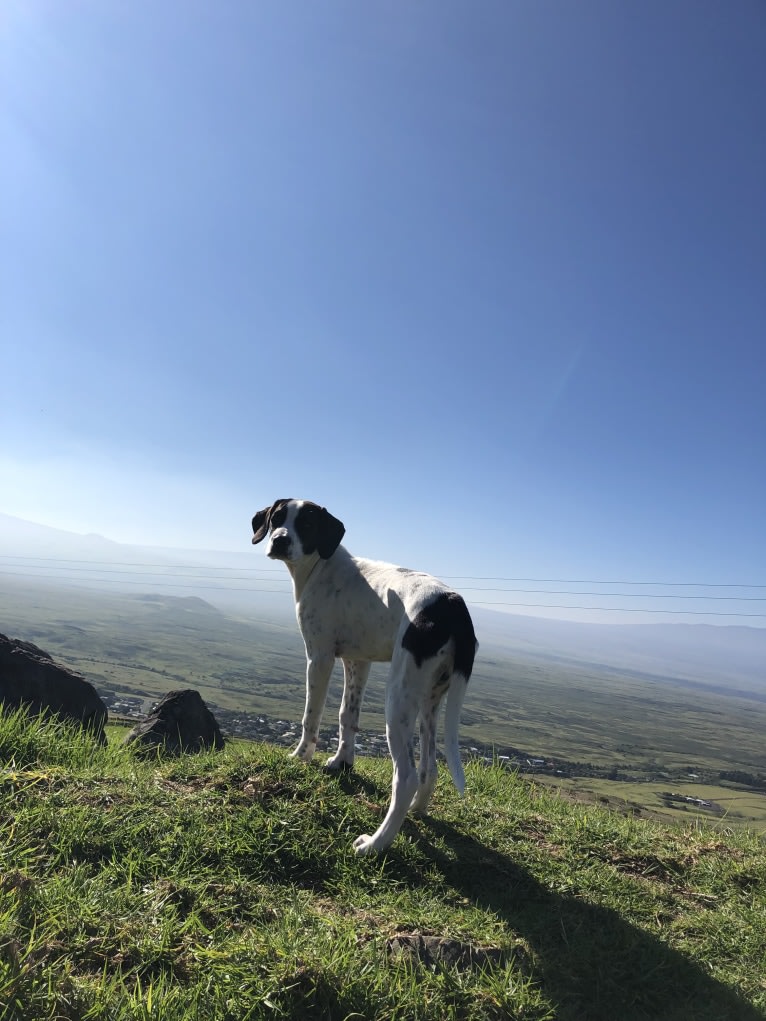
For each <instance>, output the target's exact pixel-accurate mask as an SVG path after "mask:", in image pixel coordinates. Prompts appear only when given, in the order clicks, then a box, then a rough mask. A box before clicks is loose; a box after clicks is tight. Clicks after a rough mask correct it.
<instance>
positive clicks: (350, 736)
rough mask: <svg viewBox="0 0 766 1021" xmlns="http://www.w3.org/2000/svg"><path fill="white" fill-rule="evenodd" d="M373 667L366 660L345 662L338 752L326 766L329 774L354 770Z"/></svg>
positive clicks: (345, 660) (346, 660)
mask: <svg viewBox="0 0 766 1021" xmlns="http://www.w3.org/2000/svg"><path fill="white" fill-rule="evenodd" d="M371 665H372V664H371V663H368V662H367V661H365V660H352V659H344V660H343V701H342V702H341V704H340V716H339V717H338V722H339V724H340V729H339V732H338V750H337V752H336V753H335V755H333V756H332V757H331V758H329V759H328V760H327V762H325V764H324V768H325V769H326V770H327V771H328V772H329V773H335V772H338V771H340V770H347V769H353V766H354V755H355V752H356V748H355V744H356V735H357V734H358V733H359V710H360V709H361V706H362V697H363V695H364V688H365V685H366V684H367V678H368V677H369V676H370V667H371Z"/></svg>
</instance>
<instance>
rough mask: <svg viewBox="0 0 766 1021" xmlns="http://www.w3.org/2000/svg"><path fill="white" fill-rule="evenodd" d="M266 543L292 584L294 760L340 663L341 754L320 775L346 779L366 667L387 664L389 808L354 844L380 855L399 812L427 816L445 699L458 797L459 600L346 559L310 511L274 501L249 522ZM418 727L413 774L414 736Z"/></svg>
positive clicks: (338, 529)
mask: <svg viewBox="0 0 766 1021" xmlns="http://www.w3.org/2000/svg"><path fill="white" fill-rule="evenodd" d="M269 532H270V533H271V535H270V538H269V545H268V548H267V550H266V555H267V556H268V557H270V558H271V559H272V560H283V561H284V562H285V564H286V566H287V569H288V571H289V572H290V575H291V576H292V579H293V590H294V595H295V610H296V614H297V617H298V625H299V627H300V629H301V633H302V635H303V640H304V643H305V645H306V659H307V669H306V709H305V712H304V714H303V734H302V736H301V740H300V743H299V744H298V747H297V748H296V749H295V751H294V752H293V753H292V754H293V755H294V756H297V757H298V758H299V759H302V760H303V761H304V762H309V761H310V759H311V757H312V756H313V754H314V751H315V749H316V744H317V736H318V734H319V724H320V721H321V718H322V710H323V709H324V704H325V699H326V697H327V688H328V685H329V682H330V674H331V673H332V669H333V665H334V663H335V660H336V658H338V657H340V659H341V661H342V662H343V675H344V686H343V699H342V701H341V707H340V734H339V739H338V751H337V752H336V753H335V755H333V756H332V757H331V758H330V759H329V760H328V761H327V763H326V764H325V769H327V770H344V769H351V768H352V766H353V764H354V741H355V738H356V734H357V731H358V729H359V709H360V706H361V703H362V695H363V692H364V686H365V684H366V682H367V677H368V675H369V673H370V664H371V663H372V662H390V663H391V670H390V673H389V677H388V687H387V691H386V736H387V738H388V747H389V750H390V752H391V758H392V759H393V763H394V774H393V782H392V786H391V803H390V805H389V807H388V812H387V813H386V816H385V818H384V819H383V822H382V823H381V825H380V826H379V827H378V829H377V830H376V831H375V833H373V834H372V836H368V835H367V834H363V835H362V836H360V837H357V839H356V840H355V841H354V848H355V849H356V851H357V852H358V853H359V854H369V853H370V852H373V851H381V850H383V849H384V848H386V847H388V846H389V844H391V842H392V841H393V839H394V837H395V836H396V834H397V833H398V832H399V829H400V828H401V825H402V823H403V821H404V817H405V816H406V814H407V811H408V809H410V808H412V810H413V811H415V812H425V811H426V809H427V808H428V803H429V801H430V799H431V795H432V793H433V789H434V786H435V784H436V772H437V770H436V714H437V710H438V708H439V705H440V704H441V701H442V699H443V698H444V696H445V695H447V692H449V694H448V695H447V703H446V705H447V708H446V713H445V754H446V758H447V764H448V766H449V771H450V773H451V774H452V779H453V781H454V783H455V786H456V787H457V789H458V790H459V791H460V793H461V794H462V793H463V788H464V785H465V778H464V775H463V767H462V765H461V762H460V751H459V748H458V727H459V724H460V709H461V706H462V704H463V698H464V696H465V691H466V686H467V684H468V679H469V678H470V676H471V670H472V669H473V661H474V656H475V654H476V649H477V642H476V636H475V634H474V630H473V623H472V621H471V617H470V615H469V613H468V610H467V608H466V605H465V603H464V602H463V600H462V598H461V597H460V596H459V595H458V594H457V592H453V591H452V590H451V589H449V588H447V586H446V585H443V584H442V583H441V582H440V581H438V580H437V579H436V578H432V577H431V576H430V575H428V574H420V573H418V572H417V571H408V570H407V569H406V568H404V567H394V566H393V565H392V564H384V563H380V562H379V561H376V560H362V559H359V558H358V557H352V556H351V554H350V553H349V552H348V550H346V549H345V548H344V547H343V546H341V545H340V541H341V539H342V538H343V535H344V533H345V527H344V526H343V523H342V522H340V521H338V519H337V518H335V517H333V516H332V514H330V513H329V512H328V511H327V510H325V508H324V507H320V506H318V505H317V504H315V503H311V502H310V501H308V500H276V501H275V502H274V503H273V504H272V505H271V507H265V508H264V509H263V510H261V511H258V513H257V514H256V515H255V517H254V518H253V533H254V534H253V542H254V543H258V542H261V541H262V540H263V539H264V538H265V537H266V535H267V533H269ZM418 715H419V716H420V762H419V767H418V769H416V768H415V758H414V753H413V733H414V729H415V720H416V718H417V717H418Z"/></svg>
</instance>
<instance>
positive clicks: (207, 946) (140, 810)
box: [0, 714, 766, 1021]
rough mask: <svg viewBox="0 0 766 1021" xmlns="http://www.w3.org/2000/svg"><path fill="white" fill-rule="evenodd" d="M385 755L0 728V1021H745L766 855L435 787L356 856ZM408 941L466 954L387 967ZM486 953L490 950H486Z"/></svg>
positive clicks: (489, 772) (381, 793)
mask: <svg viewBox="0 0 766 1021" xmlns="http://www.w3.org/2000/svg"><path fill="white" fill-rule="evenodd" d="M390 768H391V767H390V763H389V762H388V761H387V760H385V759H380V760H371V759H369V760H363V761H362V762H361V763H360V765H359V768H358V770H357V772H356V773H355V774H354V775H353V776H351V777H347V778H343V779H341V780H338V779H335V778H333V777H330V776H326V775H325V774H323V773H322V772H321V770H320V769H319V768H316V767H314V766H311V767H306V766H302V765H300V764H298V763H295V762H293V761H292V760H290V759H289V758H288V757H287V755H286V754H285V752H284V750H282V749H277V748H274V747H271V746H265V745H246V744H243V743H238V744H235V745H231V746H229V747H227V749H226V750H225V751H223V752H219V753H215V754H209V755H201V756H194V757H192V756H185V757H181V758H179V759H175V760H165V761H162V760H156V761H153V762H145V761H139V760H137V759H134V758H133V757H132V756H131V754H130V752H129V751H128V750H126V749H124V748H122V747H121V746H120V745H119V744H117V743H114V744H111V745H109V746H107V747H105V748H103V747H99V746H95V745H93V744H92V743H91V742H90V740H89V739H88V738H87V737H82V736H80V735H79V734H77V733H75V732H73V731H70V730H68V729H66V728H64V727H62V726H61V725H59V724H52V723H47V724H44V723H40V722H39V721H29V720H27V719H26V718H25V717H24V716H23V715H19V714H16V715H13V716H8V717H4V718H0V1018H2V1021H6V1019H9V1021H42V1019H46V1021H54V1019H56V1021H65V1019H71V1021H74V1019H77V1021H86V1019H96V1018H97V1019H101V1018H103V1019H109V1021H128V1019H131V1021H132V1019H150V1018H156V1019H161V1021H180V1019H188V1021H192V1019H194V1021H197V1019H220V1021H224V1019H231V1021H246V1019H253V1021H255V1019H266V1018H268V1019H279V1018H296V1019H308V1021H311V1019H317V1021H319V1019H322V1021H352V1019H365V1021H431V1019H433V1021H444V1019H477V1021H478V1019H488V1021H501V1019H502V1021H507V1019H518V1021H543V1019H557V1021H639V1019H643V1021H726V1019H730V1021H755V1019H757V1018H764V1017H766V980H765V979H764V976H765V975H766V967H765V964H766V847H765V846H764V843H763V841H762V840H761V839H760V838H758V837H757V836H755V835H754V834H752V833H748V832H747V831H737V832H733V831H728V830H721V829H718V830H716V829H712V828H705V827H704V826H702V825H700V824H694V825H691V826H687V827H685V828H683V827H665V826H662V825H659V824H654V823H651V822H646V821H643V820H639V819H635V818H632V817H629V816H628V817H626V816H624V815H621V814H619V813H617V812H610V811H609V810H608V809H606V808H604V807H602V806H598V805H596V806H583V805H577V804H572V803H570V802H568V801H567V800H565V799H564V798H560V797H558V796H556V795H555V794H554V793H552V792H550V791H548V790H546V789H545V788H544V787H542V786H537V785H534V784H532V783H530V782H528V781H525V780H522V779H519V778H517V777H515V776H514V775H512V774H510V773H508V772H507V771H505V770H502V769H500V768H488V769H485V768H484V767H481V766H478V765H469V767H468V769H467V795H466V798H465V799H464V800H461V799H459V798H458V797H457V796H456V794H455V792H454V790H453V788H452V787H451V785H450V783H449V780H448V778H447V777H446V776H440V780H439V784H438V787H437V791H436V795H435V799H434V805H433V809H434V811H433V815H432V816H431V817H429V818H426V819H421V820H408V821H407V822H406V823H405V826H404V828H403V830H402V833H401V834H400V835H399V837H398V838H397V839H396V841H395V843H394V845H393V846H392V848H391V849H390V851H389V852H388V854H387V855H386V856H385V857H383V858H373V859H369V858H358V857H356V856H355V855H354V854H353V851H352V848H351V844H352V841H353V838H354V837H355V836H356V835H357V834H358V833H360V832H365V831H366V832H369V831H370V828H371V827H375V826H376V825H377V822H378V821H379V819H380V815H381V811H382V810H383V809H384V807H385V804H386V801H387V797H388V787H389V783H390ZM413 934H420V935H422V936H438V937H441V938H443V939H444V940H451V941H454V942H455V943H456V944H458V945H459V946H462V948H463V949H464V950H465V949H466V948H468V947H470V948H473V950H474V958H473V960H469V958H468V956H467V954H464V955H463V959H462V960H460V959H457V960H453V961H452V962H451V963H444V962H440V961H439V960H438V959H437V960H431V961H419V960H418V959H417V958H412V959H409V958H407V957H402V956H397V955H395V954H393V953H392V952H391V943H390V941H391V940H392V939H394V938H395V937H397V936H399V937H406V936H407V935H413ZM481 951H486V954H485V956H481Z"/></svg>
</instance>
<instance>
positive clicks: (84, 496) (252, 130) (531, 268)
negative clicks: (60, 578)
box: [0, 0, 766, 612]
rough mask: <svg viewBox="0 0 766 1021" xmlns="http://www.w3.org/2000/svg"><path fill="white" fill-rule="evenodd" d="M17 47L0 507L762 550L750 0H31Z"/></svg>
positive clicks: (522, 541) (661, 555) (696, 572)
mask: <svg viewBox="0 0 766 1021" xmlns="http://www.w3.org/2000/svg"><path fill="white" fill-rule="evenodd" d="M0 46H1V49H0V96H2V100H0V151H2V159H0V260H1V264H0V288H1V289H2V290H1V292H0V293H1V295H2V301H1V303H0V304H1V310H0V317H1V318H0V331H1V332H0V336H1V338H2V339H1V340H0V344H1V345H2V366H3V379H4V385H3V396H2V402H1V403H0V435H1V436H2V443H1V444H0V478H2V479H4V480H5V481H4V483H0V511H4V512H6V513H8V514H13V515H17V516H20V517H25V518H29V519H31V520H34V521H39V522H42V523H44V524H51V525H57V526H59V527H63V528H67V529H71V530H74V531H78V532H98V533H101V534H103V535H106V536H108V537H110V538H112V539H116V540H119V541H125V542H138V543H144V544H146V543H148V544H156V545H175V546H182V547H200V548H219V549H229V550H235V549H247V546H248V543H249V541H250V528H249V521H250V517H251V516H252V513H253V512H254V511H255V510H256V509H258V508H260V507H262V506H264V505H266V504H268V503H270V502H271V501H272V500H273V499H275V498H277V497H282V496H298V497H307V498H310V499H314V500H316V501H318V502H320V503H323V504H325V505H326V506H328V507H329V509H330V510H332V511H333V512H334V513H336V514H337V515H338V516H339V517H341V518H342V519H343V520H344V521H345V523H346V527H347V536H346V544H347V545H348V547H349V548H350V549H351V550H352V551H353V552H356V553H359V554H362V555H367V556H373V557H379V558H381V559H389V560H393V561H395V562H397V563H406V564H409V565H411V566H416V567H421V568H423V569H428V570H432V571H434V572H436V573H439V574H441V575H443V576H458V575H471V576H480V577H481V576H498V577H512V578H516V577H534V578H562V579H570V578H587V579H591V578H593V579H628V580H635V581H641V580H644V581H647V580H660V581H662V580H664V581H671V582H676V581H693V582H709V583H712V582H729V583H736V584H743V583H749V584H751V585H757V584H766V528H765V527H764V521H765V520H766V513H765V510H766V470H765V469H764V464H765V462H766V458H765V454H766V399H764V389H765V387H764V381H765V378H766V374H765V373H764V369H765V368H766V189H765V188H764V182H765V181H766V99H764V97H766V7H764V5H763V4H762V3H761V2H758V0H752V2H748V0H738V2H736V3H732V4H722V3H720V2H718V0H716V2H707V0H688V2H683V0H676V2H674V0H670V2H665V0H663V2H659V0H657V2H649V3H642V4H632V5H629V4H620V3H613V2H611V0H609V2H600V0H584V2H582V3H577V4H569V3H563V2H547V0H542V2H540V0H536V2H532V0H528V2H515V0H499V2H492V0H486V2H483V3H481V4H467V3H453V2H449V0H423V2H419V3H409V2H404V0H400V2H387V3H381V2H376V0H370V2H369V3H362V4H360V3H358V2H351V0H349V2H345V0H337V2H336V0H333V2H328V3H323V4H315V3H309V2H296V3H292V4H286V3H283V2H271V0H259V2H258V3H247V2H244V0H232V2H230V3H227V4H221V3H214V2H212V0H209V2H207V0H199V2H194V0H188V2H183V3H181V2H180V0H179V2H170V0H168V2H165V3H160V4H157V3H151V4H150V3H148V2H145V0H134V2H130V3H128V2H124V3H123V2H114V0H80V2H78V0H72V2H70V3H66V4H62V3H60V2H58V0H49V2H43V0H6V2H5V3H4V5H3V12H2V15H0ZM254 552H255V553H257V552H259V551H254ZM742 594H744V592H743V593H742ZM747 594H749V595H751V596H752V595H758V594H760V595H766V590H760V591H752V590H751V591H749V592H748V593H747ZM721 605H722V607H723V604H721ZM738 605H739V604H738ZM753 607H761V608H763V607H766V603H760V604H753V605H751V606H750V607H749V609H750V610H751V611H752V610H753ZM741 608H746V607H744V604H743V606H742V607H741ZM764 612H766V609H764Z"/></svg>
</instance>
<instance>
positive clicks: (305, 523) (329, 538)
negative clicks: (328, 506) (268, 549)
mask: <svg viewBox="0 0 766 1021" xmlns="http://www.w3.org/2000/svg"><path fill="white" fill-rule="evenodd" d="M295 531H296V532H297V533H298V538H299V539H300V541H301V546H302V548H303V552H304V553H305V554H309V553H318V554H319V556H320V557H321V558H322V559H323V560H327V559H328V558H329V557H331V556H332V555H333V553H334V552H335V550H336V549H337V548H338V546H340V541H341V539H342V538H343V536H344V535H345V532H346V528H345V525H344V524H343V522H342V521H338V519H337V518H334V517H333V516H332V514H330V512H329V511H328V510H325V508H324V507H320V506H319V505H318V504H316V503H311V502H310V501H308V500H307V501H306V503H304V504H303V506H302V507H301V508H300V510H299V511H298V513H297V514H296V515H295Z"/></svg>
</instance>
